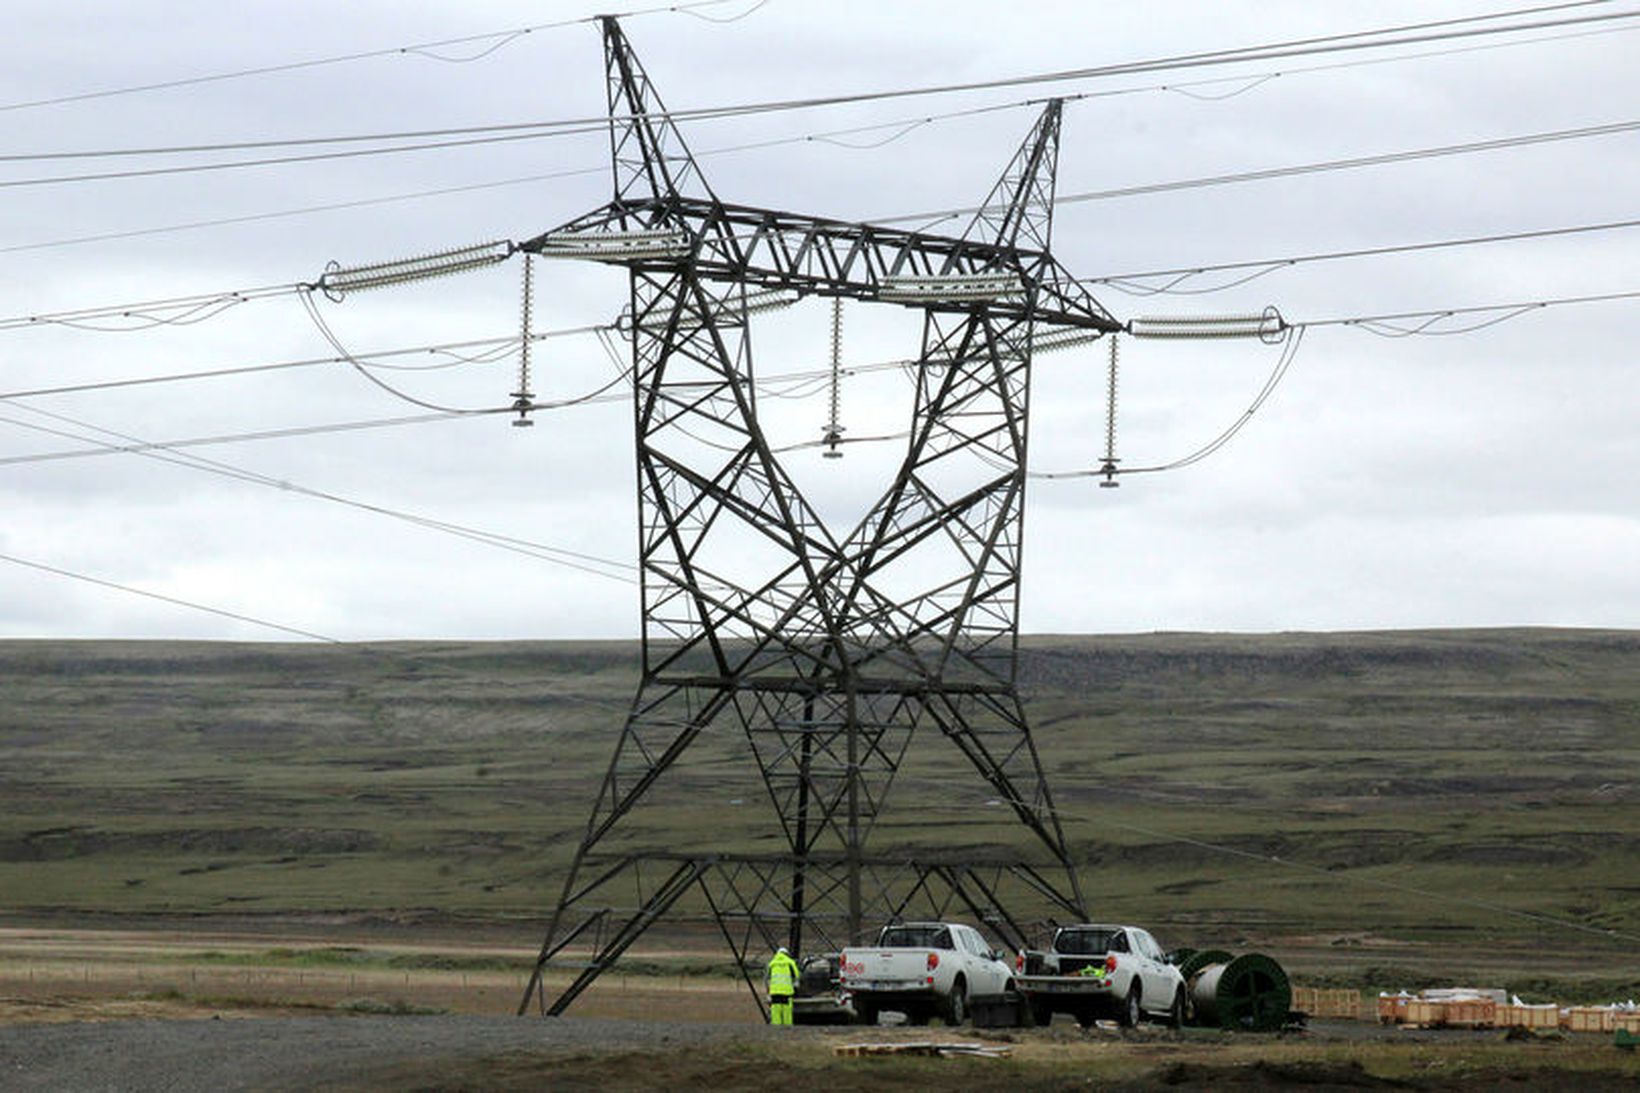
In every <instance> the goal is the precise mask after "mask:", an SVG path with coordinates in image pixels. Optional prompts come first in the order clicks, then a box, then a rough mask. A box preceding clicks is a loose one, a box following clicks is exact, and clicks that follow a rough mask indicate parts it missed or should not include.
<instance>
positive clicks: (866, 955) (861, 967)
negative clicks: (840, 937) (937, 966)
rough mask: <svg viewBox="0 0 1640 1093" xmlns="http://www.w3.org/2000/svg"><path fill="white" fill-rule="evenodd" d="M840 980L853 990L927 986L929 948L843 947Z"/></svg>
mask: <svg viewBox="0 0 1640 1093" xmlns="http://www.w3.org/2000/svg"><path fill="white" fill-rule="evenodd" d="M843 979H844V981H845V982H846V984H847V986H848V987H849V988H850V989H852V990H866V991H873V990H875V991H885V990H912V989H915V988H917V987H926V986H928V980H929V971H928V951H926V950H923V949H845V950H844V951H843Z"/></svg>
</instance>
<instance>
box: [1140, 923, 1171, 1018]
mask: <svg viewBox="0 0 1640 1093" xmlns="http://www.w3.org/2000/svg"><path fill="white" fill-rule="evenodd" d="M1131 932H1132V934H1133V941H1134V945H1133V949H1134V952H1136V953H1137V954H1138V955H1139V956H1140V957H1141V960H1142V962H1141V965H1140V966H1141V968H1142V969H1143V971H1144V983H1145V1008H1147V1009H1151V1010H1164V1009H1166V1008H1167V1007H1168V1006H1170V1005H1172V1003H1173V991H1174V984H1173V977H1172V976H1170V975H1168V974H1167V956H1166V955H1165V954H1164V953H1163V952H1162V947H1161V946H1160V945H1158V944H1156V939H1155V938H1153V937H1151V936H1150V935H1149V934H1148V933H1146V932H1145V931H1143V930H1133V931H1131Z"/></svg>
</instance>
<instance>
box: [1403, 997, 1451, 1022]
mask: <svg viewBox="0 0 1640 1093" xmlns="http://www.w3.org/2000/svg"><path fill="white" fill-rule="evenodd" d="M1448 1005H1449V1003H1447V1002H1431V1001H1430V1000H1429V999H1427V998H1408V999H1407V1010H1406V1018H1405V1020H1406V1023H1407V1024H1409V1025H1444V1024H1446V1007H1447V1006H1448Z"/></svg>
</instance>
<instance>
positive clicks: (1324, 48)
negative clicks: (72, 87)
mask: <svg viewBox="0 0 1640 1093" xmlns="http://www.w3.org/2000/svg"><path fill="white" fill-rule="evenodd" d="M1591 2H1603V0H1583V2H1579V3H1575V4H1568V5H1552V6H1550V7H1548V8H1534V9H1524V12H1523V13H1532V12H1538V11H1547V10H1560V9H1562V8H1566V7H1585V6H1588V3H1591ZM1508 15H1509V13H1501V14H1495V15H1485V16H1472V17H1466V18H1462V19H1449V20H1439V21H1436V22H1432V23H1419V24H1408V25H1405V26H1402V27H1391V28H1380V29H1376V30H1368V31H1355V32H1350V33H1347V34H1338V35H1328V36H1325V37H1319V38H1306V39H1294V40H1290V41H1285V42H1277V43H1273V44H1268V45H1261V46H1248V47H1239V48H1235V49H1227V50H1214V51H1209V52H1202V53H1191V54H1182V55H1177V56H1172V57H1163V58H1156V59H1152V60H1147V61H1137V62H1127V63H1118V64H1113V65H1103V66H1095V67H1089V68H1081V69H1067V70H1061V71H1055V72H1042V73H1032V74H1027V75H1023V76H1013V77H1007V78H1003V79H994V80H979V81H972V82H968V83H960V84H937V85H928V86H921V87H910V88H901V89H897V90H891V91H875V92H857V93H851V94H839V95H828V96H814V97H808V98H802V99H776V100H765V101H759V102H750V103H743V104H739V105H734V106H724V107H703V108H697V109H691V110H675V111H669V112H666V113H665V114H664V116H666V117H669V118H671V119H672V120H674V121H691V120H705V119H709V118H732V117H743V116H747V115H752V114H763V113H773V112H783V111H791V110H807V109H815V108H819V107H827V106H838V105H846V104H855V103H862V102H879V101H885V100H890V99H900V98H915V97H922V96H929V95H944V94H951V93H956V92H962V91H976V90H988V89H995V88H1002V87H1019V86H1028V85H1031V84H1037V83H1060V82H1068V81H1079V80H1086V79H1097V78H1108V77H1111V76H1120V75H1133V74H1139V73H1146V72H1161V71H1173V70H1178V69H1182V68H1195V67H1203V66H1216V65H1223V64H1232V63H1244V62H1249V61H1261V60H1269V59H1277V58H1284V57H1291V56H1306V55H1310V54H1316V53H1330V52H1336V51H1339V50H1358V49H1379V48H1386V47H1388V46H1393V45H1407V44H1418V43H1422V42H1426V41H1438V40H1446V39H1451V38H1463V37H1471V36H1475V35H1494V34H1507V33H1514V32H1518V31H1523V30H1535V29H1543V28H1546V27H1560V26H1570V25H1580V24H1587V23H1597V22H1606V21H1611V20H1620V19H1633V18H1637V17H1640V11H1629V12H1616V13H1605V14H1600V15H1582V16H1575V17H1561V18H1557V19H1550V20H1538V21H1533V22H1529V23H1513V24H1509V25H1506V26H1488V27H1467V28H1465V29H1462V30H1438V31H1437V30H1431V29H1430V28H1442V27H1451V26H1454V25H1457V24H1466V23H1474V22H1481V21H1484V22H1493V21H1496V20H1498V19H1500V18H1505V17H1508ZM1406 30H1417V31H1420V33H1418V34H1415V35H1411V36H1408V35H1405V34H1401V33H1400V32H1402V31H1406ZM1397 34H1400V36H1399V37H1395V36H1393V35H1397ZM1385 35H1392V36H1391V37H1384V36H1385ZM655 116H657V117H658V116H663V115H662V114H659V113H657V114H656V115H655ZM609 120H610V119H608V118H607V117H584V118H572V119H561V120H557V121H544V122H524V123H511V124H507V125H501V126H475V127H464V128H460V129H450V130H419V131H418V130H412V131H408V135H414V134H417V133H421V134H440V133H443V134H476V133H488V134H490V135H487V136H476V135H474V136H466V137H464V138H463V139H448V140H439V141H429V142H423V143H417V144H405V145H394V146H389V147H384V148H366V149H352V150H347V151H338V152H320V153H310V154H306V155H298V156H273V157H264V158H260V159H251V160H232V161H224V162H215V163H203V164H189V165H183V166H174V167H151V168H140V169H133V170H127V171H100V172H90V173H83V174H78V175H55V176H46V177H39V178H25V179H10V180H5V181H0V187H24V186H45V185H53V184H59V183H74V182H90V181H110V180H115V179H126V178H139V177H152V176H162V175H174V174H184V173H193V172H200V171H220V170H232V169H239V168H245V167H262V166H271V165H279V164H290V163H305V162H317V161H325V160H334V159H344V158H353V157H358V156H376V155H387V154H398V153H403V152H415V151H429V150H437V149H447V148H460V147H471V146H473V145H479V144H493V143H501V142H510V141H518V140H534V139H540V138H542V137H545V136H551V135H564V134H568V133H575V132H590V131H595V130H600V129H601V128H602V127H603V126H605V125H607V124H608V123H609ZM518 130H527V131H518ZM390 137H391V135H389V134H369V135H355V136H330V137H319V138H313V139H312V140H301V141H294V142H292V143H333V142H345V141H381V140H384V139H390ZM282 143H284V142H242V143H241V144H240V145H239V146H240V147H244V148H254V147H272V146H279V145H280V144H282ZM211 147H213V146H208V145H194V146H175V147H173V148H169V149H151V150H149V151H150V152H151V153H152V154H160V153H163V152H172V151H175V152H181V151H198V150H205V149H209V148H211ZM214 147H217V148H226V147H233V146H232V145H219V146H214ZM135 151H141V150H135ZM97 154H103V153H97ZM106 154H124V153H123V152H122V151H121V150H111V151H109V152H107V153H106ZM40 155H45V154H43V153H42V154H40Z"/></svg>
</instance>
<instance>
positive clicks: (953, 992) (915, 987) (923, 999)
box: [838, 922, 1014, 1025]
mask: <svg viewBox="0 0 1640 1093" xmlns="http://www.w3.org/2000/svg"><path fill="white" fill-rule="evenodd" d="M1013 980H1014V976H1013V972H1012V970H1010V969H1009V967H1008V965H1007V964H1006V963H1005V962H1004V961H1003V959H1002V956H1001V954H1000V953H998V952H996V951H995V950H994V949H992V948H991V945H990V943H989V942H987V941H986V940H985V938H984V937H983V936H981V934H980V932H979V931H978V930H976V929H974V928H973V927H972V926H964V925H962V924H961V923H956V922H902V923H894V924H892V925H888V926H884V927H883V929H882V932H881V933H880V934H878V935H877V944H876V945H873V946H870V947H866V946H858V945H856V946H850V947H849V948H846V949H844V950H843V952H842V956H841V960H840V964H839V975H838V986H839V987H840V988H841V989H842V990H843V991H845V992H847V993H848V995H849V997H850V999H851V1005H852V1006H853V1007H854V1015H855V1017H856V1018H857V1019H858V1020H859V1021H860V1022H861V1023H862V1024H867V1025H874V1024H876V1023H877V1015H878V1014H879V1013H881V1012H882V1011H883V1010H891V1011H895V1012H899V1013H903V1014H905V1018H906V1021H907V1022H908V1023H910V1024H913V1025H921V1024H926V1023H927V1021H928V1019H929V1017H931V1016H933V1015H935V1014H938V1015H939V1016H940V1017H942V1018H944V1019H945V1021H946V1023H947V1024H951V1025H960V1024H962V1023H963V1021H965V1020H967V1018H968V1000H969V999H970V998H972V997H973V996H974V995H977V994H1001V993H1002V992H1003V991H1006V990H1010V989H1012V987H1013Z"/></svg>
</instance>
